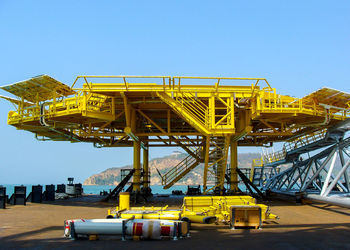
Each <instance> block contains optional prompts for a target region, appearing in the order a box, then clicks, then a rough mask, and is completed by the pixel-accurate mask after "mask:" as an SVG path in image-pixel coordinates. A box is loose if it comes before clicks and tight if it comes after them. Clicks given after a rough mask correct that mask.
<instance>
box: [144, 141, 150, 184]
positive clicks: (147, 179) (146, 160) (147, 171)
mask: <svg viewBox="0 0 350 250" xmlns="http://www.w3.org/2000/svg"><path fill="white" fill-rule="evenodd" d="M148 150H149V148H148V147H147V148H146V147H145V148H144V149H143V187H144V188H148V187H149V184H150V180H149V168H148Z"/></svg>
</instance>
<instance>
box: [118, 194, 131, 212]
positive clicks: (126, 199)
mask: <svg viewBox="0 0 350 250" xmlns="http://www.w3.org/2000/svg"><path fill="white" fill-rule="evenodd" d="M119 209H120V210H124V209H125V210H129V209H130V193H128V192H123V193H120V194H119Z"/></svg>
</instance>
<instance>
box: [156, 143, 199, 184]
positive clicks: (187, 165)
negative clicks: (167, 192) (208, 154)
mask: <svg viewBox="0 0 350 250" xmlns="http://www.w3.org/2000/svg"><path fill="white" fill-rule="evenodd" d="M199 152H200V151H199V150H197V151H196V154H197V155H198V153H199ZM198 163H199V161H198V159H196V158H194V157H192V156H191V155H188V156H187V157H186V158H184V159H183V160H182V161H180V162H179V163H178V164H176V165H175V166H174V167H172V168H171V169H170V170H169V171H168V172H167V173H166V174H164V175H162V176H161V178H162V185H163V186H164V188H168V187H170V186H171V185H172V184H173V183H175V182H176V181H177V180H179V179H181V178H182V177H183V176H185V175H186V174H187V172H188V171H190V170H191V169H192V167H193V166H195V164H198Z"/></svg>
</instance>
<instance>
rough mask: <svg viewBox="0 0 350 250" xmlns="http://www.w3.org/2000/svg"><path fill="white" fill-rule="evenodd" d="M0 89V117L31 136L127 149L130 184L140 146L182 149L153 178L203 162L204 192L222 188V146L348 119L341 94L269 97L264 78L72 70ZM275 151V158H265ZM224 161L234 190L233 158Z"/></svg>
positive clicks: (259, 142) (174, 175)
mask: <svg viewBox="0 0 350 250" xmlns="http://www.w3.org/2000/svg"><path fill="white" fill-rule="evenodd" d="M261 84H263V85H261ZM260 85H261V86H260ZM1 89H3V90H5V91H8V92H9V93H11V94H13V95H14V96H15V97H16V98H13V97H5V96H0V98H4V99H6V100H8V101H10V102H11V103H13V104H14V106H15V109H14V110H12V111H10V112H9V113H8V124H9V125H12V126H14V127H16V128H17V129H23V130H27V131H30V132H32V133H34V134H35V136H36V138H37V139H38V140H43V141H46V140H53V141H71V142H90V143H93V144H94V146H95V147H134V150H135V152H134V167H135V169H136V171H135V174H134V191H139V190H140V188H141V185H142V182H141V176H140V175H141V172H140V166H139V163H137V162H139V150H140V146H141V147H142V148H145V147H146V146H145V145H147V148H151V147H181V148H182V149H184V150H185V151H186V152H187V153H188V157H187V158H186V160H184V161H183V162H181V163H179V165H176V166H173V168H171V169H170V170H169V172H168V173H165V174H163V175H162V178H161V179H162V184H163V185H164V187H165V188H169V187H171V186H172V185H174V184H175V183H176V182H177V181H179V180H181V179H182V178H183V177H184V176H185V175H186V174H188V173H189V172H190V171H192V170H193V169H194V168H196V167H197V166H198V165H199V164H200V163H204V165H205V167H204V173H203V176H204V180H203V186H204V190H205V192H209V191H211V190H219V191H220V192H221V193H222V190H223V187H224V183H225V170H226V168H227V164H226V163H227V157H228V155H229V153H228V152H229V150H230V147H231V150H230V152H231V155H234V154H235V147H236V144H237V146H266V145H269V144H270V143H272V142H281V141H290V142H292V140H297V139H298V138H303V137H308V136H310V135H311V134H315V133H316V134H317V133H320V132H321V131H323V130H325V129H327V128H329V127H331V126H333V125H335V124H336V123H338V122H339V121H342V120H344V119H346V118H348V117H350V106H349V104H350V94H348V93H345V92H342V91H338V90H334V89H330V88H322V89H320V90H318V91H316V92H313V93H311V94H310V95H307V96H305V97H304V98H295V97H290V96H288V95H281V94H278V93H277V92H276V89H275V88H272V87H271V86H270V84H269V83H268V81H267V80H266V79H264V78H225V77H182V76H175V77H170V76H78V77H77V78H76V80H75V81H74V83H73V84H72V86H71V87H69V86H68V85H65V84H63V83H61V82H59V81H57V80H55V79H53V78H51V77H49V76H46V75H43V76H38V77H34V78H31V79H29V80H25V81H22V82H18V83H15V84H11V85H6V86H3V87H1ZM292 138H294V139H292ZM292 143H294V142H292ZM139 145H140V146H139ZM287 149H288V148H286V150H287ZM232 150H233V151H232ZM282 154H283V152H282ZM277 156H278V157H283V155H274V156H273V157H270V156H269V157H268V159H269V160H274V158H276V159H277V158H278V157H277ZM264 160H266V159H261V161H264ZM231 162H232V163H235V161H234V160H233V159H231ZM144 167H145V166H144ZM228 167H229V168H230V167H231V168H232V169H231V170H232V171H231V176H230V181H229V182H228V183H231V187H230V189H231V190H236V189H237V187H236V184H235V183H236V180H237V175H236V173H235V171H234V169H235V168H236V165H235V164H232V166H228ZM146 168H147V167H146ZM143 178H144V181H143V183H145V186H147V185H148V182H147V181H145V180H147V177H143Z"/></svg>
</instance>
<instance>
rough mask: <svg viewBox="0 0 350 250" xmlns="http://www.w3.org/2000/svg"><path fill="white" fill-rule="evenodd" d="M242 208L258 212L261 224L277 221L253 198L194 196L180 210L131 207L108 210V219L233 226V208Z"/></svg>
mask: <svg viewBox="0 0 350 250" xmlns="http://www.w3.org/2000/svg"><path fill="white" fill-rule="evenodd" d="M233 207H240V210H241V211H242V210H243V211H245V210H246V211H250V210H252V209H254V208H257V207H258V208H259V211H260V216H259V218H261V220H262V221H266V220H268V219H276V218H278V217H277V216H276V215H274V214H271V213H270V210H269V207H268V206H266V205H263V204H257V203H256V199H255V198H253V197H251V196H193V197H189V196H187V197H184V200H183V204H182V208H181V209H168V206H165V207H130V208H129V209H128V210H125V209H124V207H122V206H121V205H120V206H119V207H116V209H115V210H113V211H111V210H108V215H109V216H113V217H116V218H124V219H129V218H132V217H133V216H135V218H136V219H164V220H187V221H190V222H193V223H213V222H223V223H231V220H232V218H231V215H232V212H231V210H232V208H233Z"/></svg>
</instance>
